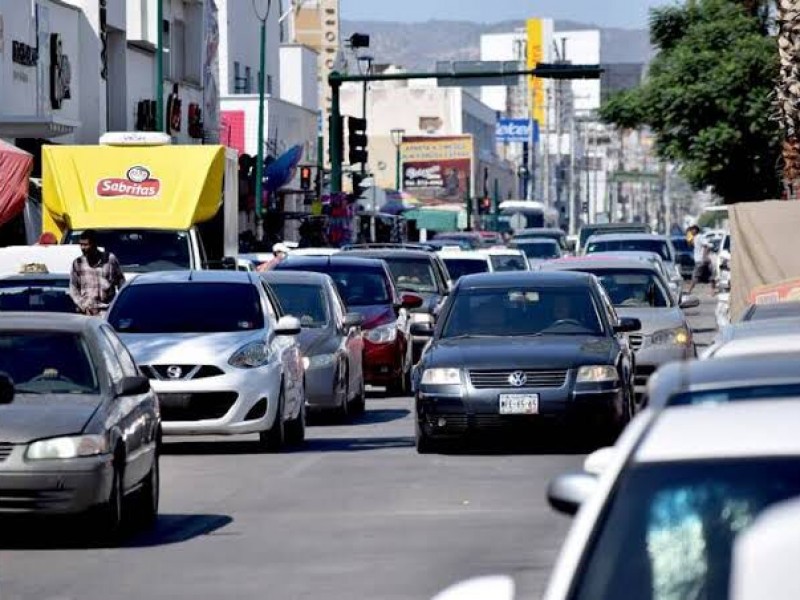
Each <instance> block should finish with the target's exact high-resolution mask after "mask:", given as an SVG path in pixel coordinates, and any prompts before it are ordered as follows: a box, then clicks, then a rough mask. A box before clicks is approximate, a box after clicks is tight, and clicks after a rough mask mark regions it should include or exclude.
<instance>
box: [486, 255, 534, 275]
mask: <svg viewBox="0 0 800 600" xmlns="http://www.w3.org/2000/svg"><path fill="white" fill-rule="evenodd" d="M489 260H491V261H492V269H493V270H495V271H527V270H528V266H527V265H526V264H525V259H524V258H523V257H521V256H517V255H516V254H492V255H491V256H489Z"/></svg>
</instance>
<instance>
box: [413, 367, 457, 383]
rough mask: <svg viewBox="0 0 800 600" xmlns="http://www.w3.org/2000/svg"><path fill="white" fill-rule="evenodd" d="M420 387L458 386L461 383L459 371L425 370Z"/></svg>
mask: <svg viewBox="0 0 800 600" xmlns="http://www.w3.org/2000/svg"><path fill="white" fill-rule="evenodd" d="M421 383H422V385H458V384H459V383H461V371H460V370H459V369H425V371H423V373H422V381H421Z"/></svg>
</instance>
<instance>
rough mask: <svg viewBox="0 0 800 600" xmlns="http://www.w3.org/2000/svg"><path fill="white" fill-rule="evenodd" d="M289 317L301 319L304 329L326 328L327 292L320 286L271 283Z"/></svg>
mask: <svg viewBox="0 0 800 600" xmlns="http://www.w3.org/2000/svg"><path fill="white" fill-rule="evenodd" d="M269 286H270V287H271V288H272V289H273V290H274V291H275V294H276V295H277V296H278V301H279V302H280V303H281V306H282V307H283V311H284V312H285V313H286V314H287V315H293V316H295V317H297V318H298V319H300V324H301V325H302V326H303V327H309V328H315V327H325V326H326V325H327V324H328V307H327V303H326V302H325V292H324V291H323V289H322V287H321V286H319V285H311V284H300V283H270V284H269Z"/></svg>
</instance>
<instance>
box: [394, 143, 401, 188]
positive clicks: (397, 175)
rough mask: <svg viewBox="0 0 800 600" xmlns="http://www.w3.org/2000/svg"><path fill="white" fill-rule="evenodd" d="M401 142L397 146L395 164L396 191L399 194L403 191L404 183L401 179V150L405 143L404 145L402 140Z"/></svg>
mask: <svg viewBox="0 0 800 600" xmlns="http://www.w3.org/2000/svg"><path fill="white" fill-rule="evenodd" d="M399 141H400V143H399V144H395V163H394V164H395V168H394V189H396V190H397V191H398V192H399V191H401V190H400V184H402V183H403V182H402V180H401V177H400V171H401V168H400V161H401V160H402V156H401V154H400V148H401V147H402V145H403V143H402V140H399Z"/></svg>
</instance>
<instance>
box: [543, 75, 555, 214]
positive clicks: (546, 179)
mask: <svg viewBox="0 0 800 600" xmlns="http://www.w3.org/2000/svg"><path fill="white" fill-rule="evenodd" d="M552 106H553V90H552V89H551V87H550V86H549V85H548V86H547V94H546V101H545V111H544V134H543V135H542V144H541V146H542V177H541V179H542V197H543V199H544V204H545V206H546V207H547V208H552V206H553V204H552V200H551V198H550V109H551V108H552Z"/></svg>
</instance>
